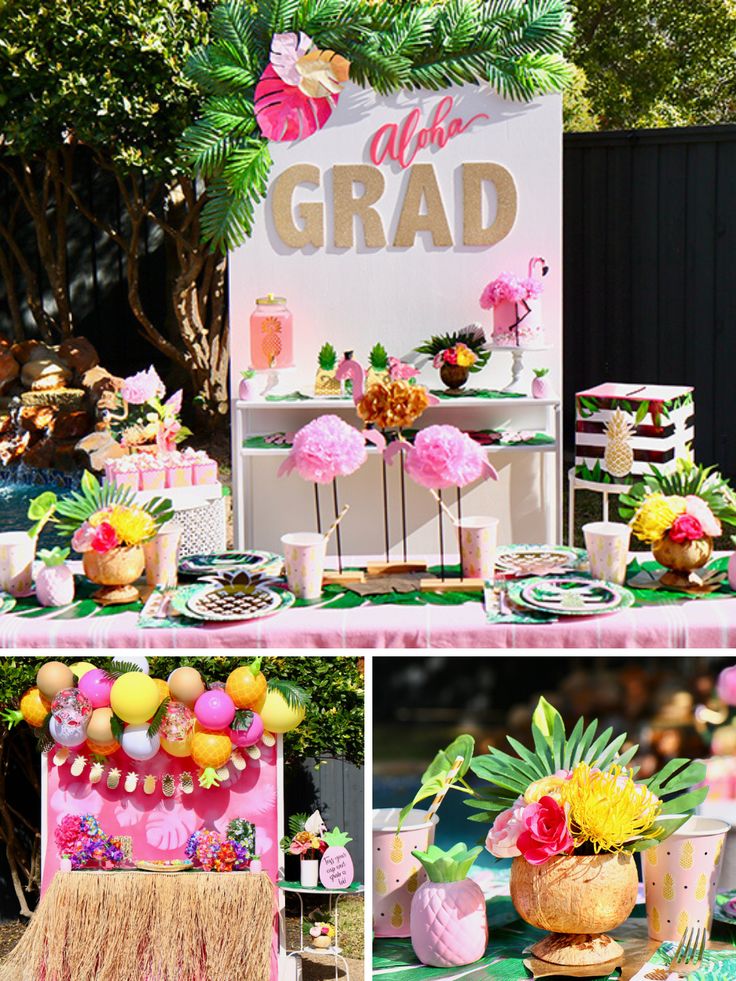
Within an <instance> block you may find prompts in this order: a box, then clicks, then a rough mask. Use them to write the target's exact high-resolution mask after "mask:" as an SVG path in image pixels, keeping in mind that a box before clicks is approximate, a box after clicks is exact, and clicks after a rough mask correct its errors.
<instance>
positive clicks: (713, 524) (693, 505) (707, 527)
mask: <svg viewBox="0 0 736 981" xmlns="http://www.w3.org/2000/svg"><path fill="white" fill-rule="evenodd" d="M685 513H686V514H689V515H691V517H693V518H697V519H698V521H699V522H700V526H701V528H702V529H703V531H704V532H705V534H706V535H710V536H711V538H717V537H718V536H719V535H720V533H721V522H720V521H719V520H718V518H716V516H715V515H714V514H713V512H712V511H711V509H710V508H709V507H708V505H707V504H706V503H705V501H704V500H703V499H702V497H696V496H695V495H694V494H689V495H688V496H687V497H686V498H685Z"/></svg>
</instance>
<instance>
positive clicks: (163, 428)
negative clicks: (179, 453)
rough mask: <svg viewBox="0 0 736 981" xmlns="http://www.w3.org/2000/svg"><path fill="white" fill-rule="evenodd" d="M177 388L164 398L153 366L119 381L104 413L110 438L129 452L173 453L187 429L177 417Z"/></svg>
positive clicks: (179, 396) (179, 405)
mask: <svg viewBox="0 0 736 981" xmlns="http://www.w3.org/2000/svg"><path fill="white" fill-rule="evenodd" d="M182 398H183V393H182V391H181V389H179V391H177V392H175V393H174V394H173V395H171V396H170V397H169V398H166V386H165V385H164V383H163V381H162V380H161V378H160V377H159V375H158V372H157V371H156V369H155V368H154V367H153V365H152V366H151V367H150V368H148V369H147V370H146V371H139V372H138V373H137V374H135V375H131V376H130V377H128V378H125V379H123V383H122V385H121V387H120V390H119V391H118V392H116V393H115V395H114V403H115V404H114V405H113V406H112V407H111V408H109V410H108V412H107V421H108V424H109V426H110V432H111V433H112V435H113V438H114V439H115V440H116V441H117V442H118V443H120V445H121V446H122V447H123V448H124V449H126V450H128V451H129V452H154V453H156V452H166V451H169V452H170V451H172V450H175V449H176V447H177V446H178V445H179V443H182V442H183V441H184V440H185V439H186V438H187V437H188V436H191V435H192V433H191V430H189V429H187V428H186V426H183V425H182V423H181V420H180V418H179V416H180V414H181V408H182Z"/></svg>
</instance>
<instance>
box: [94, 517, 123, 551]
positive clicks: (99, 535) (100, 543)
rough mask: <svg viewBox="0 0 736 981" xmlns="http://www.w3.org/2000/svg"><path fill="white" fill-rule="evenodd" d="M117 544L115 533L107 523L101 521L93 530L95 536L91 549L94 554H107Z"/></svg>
mask: <svg viewBox="0 0 736 981" xmlns="http://www.w3.org/2000/svg"><path fill="white" fill-rule="evenodd" d="M117 544H118V536H117V532H116V531H115V529H114V528H113V526H112V525H111V524H110V523H109V522H108V521H103V522H102V524H101V525H98V526H97V528H96V530H95V536H94V538H93V539H92V548H93V549H94V550H95V552H100V554H103V555H104V553H105V552H109V551H110V550H111V549H113V548H115V546H116V545H117Z"/></svg>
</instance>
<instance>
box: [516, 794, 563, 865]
mask: <svg viewBox="0 0 736 981" xmlns="http://www.w3.org/2000/svg"><path fill="white" fill-rule="evenodd" d="M523 824H524V830H523V831H522V832H521V834H520V835H519V837H518V839H517V842H516V847H517V848H518V849H519V851H520V852H521V854H522V855H523V856H524V858H525V859H526V860H527V862H529V864H530V865H541V864H542V863H543V862H546V861H547V859H548V858H552V857H553V856H555V855H569V854H570V852H571V851H572V850H573V848H574V847H575V843H574V841H573V840H572V835H571V834H570V829H569V828H568V826H567V815H566V814H565V811H564V810H563V808H562V807H561V806H560V805H559V804H558V803H557V801H556V800H555V799H554V798H553V797H542V799H541V800H540V801H539V802H538V803H537V804H528V805H527V806H526V807H525V808H524V816H523Z"/></svg>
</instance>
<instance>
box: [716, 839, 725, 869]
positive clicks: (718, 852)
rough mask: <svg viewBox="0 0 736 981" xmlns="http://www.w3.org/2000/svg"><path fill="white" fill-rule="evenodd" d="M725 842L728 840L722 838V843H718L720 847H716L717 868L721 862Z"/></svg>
mask: <svg viewBox="0 0 736 981" xmlns="http://www.w3.org/2000/svg"><path fill="white" fill-rule="evenodd" d="M725 840H726V839H725V838H721V839H720V841H719V842H718V845H717V846H716V858H715V864H716V866H717V865H718V863H719V862H720V860H721V852H722V851H723V842H724V841H725Z"/></svg>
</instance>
